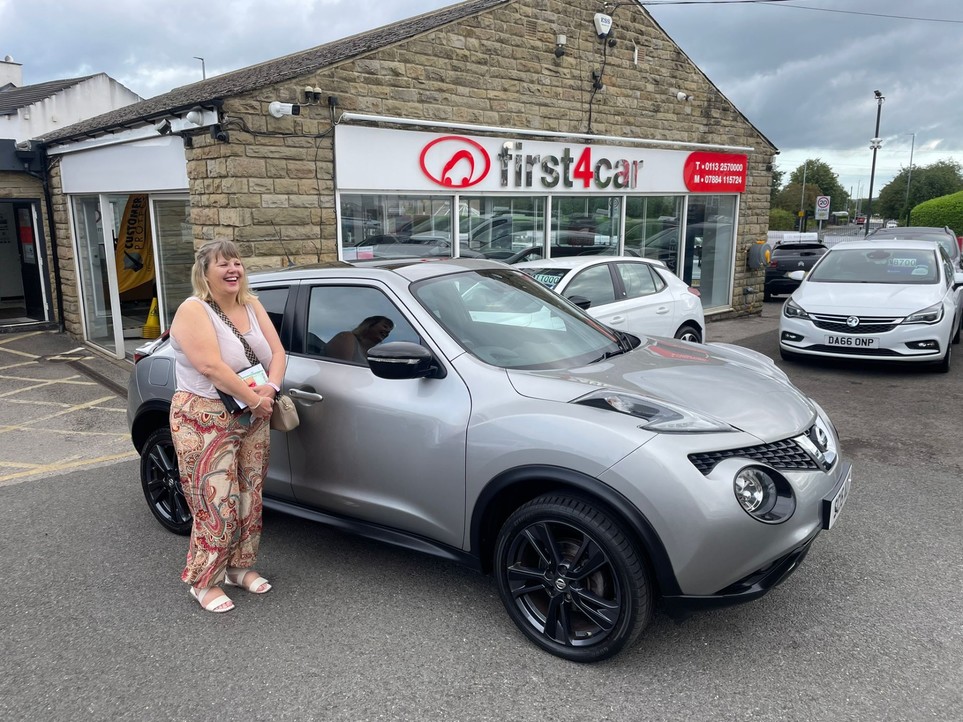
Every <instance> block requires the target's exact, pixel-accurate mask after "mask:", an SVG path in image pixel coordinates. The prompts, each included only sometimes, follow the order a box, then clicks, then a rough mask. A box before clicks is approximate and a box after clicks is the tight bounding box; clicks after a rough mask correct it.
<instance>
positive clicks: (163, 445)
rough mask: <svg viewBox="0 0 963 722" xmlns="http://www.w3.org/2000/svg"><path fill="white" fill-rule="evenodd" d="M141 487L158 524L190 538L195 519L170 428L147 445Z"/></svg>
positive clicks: (155, 433)
mask: <svg viewBox="0 0 963 722" xmlns="http://www.w3.org/2000/svg"><path fill="white" fill-rule="evenodd" d="M140 483H141V486H142V487H143V489H144V498H145V499H146V500H147V506H148V507H150V510H151V513H152V514H153V515H154V517H155V518H156V519H157V521H159V522H160V523H161V525H162V526H163V527H164V528H165V529H167V530H169V531H172V532H174V533H175V534H189V533H190V531H191V526H192V524H193V517H192V516H191V511H190V509H189V508H188V507H187V501H186V500H185V499H184V491H183V489H181V475H180V471H179V470H178V468H177V453H176V452H175V451H174V440H173V439H172V438H171V430H170V429H169V428H168V427H166V426H162V427H161V428H159V429H155V430H154V431H152V432H151V434H150V436H148V437H147V441H146V442H145V443H144V449H143V451H142V452H141V455H140Z"/></svg>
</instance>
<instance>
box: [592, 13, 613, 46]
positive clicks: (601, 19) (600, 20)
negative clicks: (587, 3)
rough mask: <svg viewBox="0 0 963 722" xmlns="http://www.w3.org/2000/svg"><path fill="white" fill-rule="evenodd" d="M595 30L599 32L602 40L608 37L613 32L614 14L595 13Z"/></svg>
mask: <svg viewBox="0 0 963 722" xmlns="http://www.w3.org/2000/svg"><path fill="white" fill-rule="evenodd" d="M595 32H596V33H598V36H599V39H600V40H602V39H604V38H606V37H608V35H609V33H610V32H612V16H611V15H606V14H605V13H595Z"/></svg>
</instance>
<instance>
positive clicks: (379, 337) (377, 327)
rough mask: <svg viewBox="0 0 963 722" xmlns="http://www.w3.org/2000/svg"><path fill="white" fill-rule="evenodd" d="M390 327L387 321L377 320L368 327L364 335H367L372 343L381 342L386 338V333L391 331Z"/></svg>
mask: <svg viewBox="0 0 963 722" xmlns="http://www.w3.org/2000/svg"><path fill="white" fill-rule="evenodd" d="M391 328H392V326H391V324H390V323H388V322H387V321H378V322H377V323H375V324H373V325H372V326H370V327H368V330H367V332H366V333H365V336H367V338H368V339H369V340H370V341H371V343H372V344H376V343H381V342H382V341H384V340H385V339H386V338H388V334H389V333H391Z"/></svg>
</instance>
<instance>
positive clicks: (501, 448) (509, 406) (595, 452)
mask: <svg viewBox="0 0 963 722" xmlns="http://www.w3.org/2000/svg"><path fill="white" fill-rule="evenodd" d="M250 280H251V285H252V287H253V288H254V290H255V291H256V292H257V294H258V296H259V298H260V300H261V303H262V304H263V305H264V307H265V308H266V309H267V312H268V314H269V316H270V317H271V318H272V320H273V321H274V323H275V324H276V325H277V328H278V329H279V333H280V337H281V339H282V342H283V343H284V346H285V348H286V349H287V350H288V352H289V355H288V363H287V370H286V373H285V377H284V382H283V390H284V392H285V393H287V394H288V395H290V396H291V398H293V399H294V400H295V403H296V404H297V405H298V413H299V415H300V419H301V423H300V426H298V428H297V429H295V430H293V431H291V432H289V433H287V434H286V435H282V434H280V433H279V432H272V435H273V440H272V445H271V460H270V467H269V469H268V474H267V478H266V479H265V483H264V504H265V506H266V507H268V508H271V509H276V510H280V511H284V512H289V513H292V514H296V515H299V516H301V517H304V518H308V519H314V520H317V521H320V522H323V523H327V524H331V525H334V526H336V527H337V528H339V529H342V530H346V531H351V532H355V533H358V534H361V535H364V536H367V537H372V538H375V539H379V540H382V541H386V542H389V543H393V544H398V545H401V546H404V547H407V548H409V549H413V550H419V551H423V552H427V553H430V554H435V555H438V556H441V557H444V558H446V559H449V560H457V561H461V562H465V563H467V564H470V565H472V566H474V567H476V568H478V569H480V570H483V571H486V572H491V573H493V574H494V576H495V579H496V583H497V587H498V590H499V594H500V596H501V599H502V602H503V603H504V606H505V609H506V610H507V613H508V615H509V617H510V618H511V619H512V620H513V622H514V623H515V624H516V625H517V626H518V628H519V629H520V630H521V632H522V633H523V634H524V635H525V636H526V637H528V639H530V640H531V641H532V642H534V643H535V644H536V645H538V646H539V647H541V648H542V649H544V650H547V651H549V652H551V653H553V654H556V655H558V656H560V657H564V658H566V659H569V660H574V661H581V662H590V661H596V660H601V659H605V658H607V657H611V656H612V655H614V654H617V653H618V652H619V651H620V650H622V649H623V648H625V647H626V646H627V645H629V644H630V643H632V642H633V641H634V640H635V639H637V638H638V636H639V635H640V634H641V632H642V630H643V629H644V628H645V627H646V624H647V623H648V622H649V620H650V618H651V616H652V613H653V608H654V605H655V603H656V601H657V600H660V601H661V603H662V604H663V605H664V608H665V609H666V610H667V611H668V612H669V613H671V614H673V615H676V616H679V617H682V616H685V615H687V614H689V613H691V612H693V611H694V610H696V609H698V608H702V607H710V608H711V607H718V606H721V605H725V604H732V603H738V602H745V601H749V600H752V599H755V598H757V597H759V596H762V595H763V594H765V593H766V592H767V591H768V590H769V589H771V588H772V587H774V586H775V585H776V584H779V583H780V582H781V581H783V580H784V579H785V578H786V577H787V576H788V575H789V574H790V573H791V572H792V571H793V570H795V569H796V568H797V567H798V565H799V563H800V562H801V561H802V560H803V558H804V557H805V556H806V554H807V552H808V550H809V549H810V547H811V545H812V544H813V542H814V540H815V539H816V538H817V536H818V535H819V533H820V532H821V531H822V530H825V529H829V528H830V527H831V526H833V524H834V522H835V521H836V519H837V518H838V515H839V512H840V509H841V508H842V506H843V504H844V502H845V501H846V498H847V496H848V493H849V489H850V486H851V479H852V474H851V465H850V463H849V462H847V461H846V460H844V459H843V458H842V457H841V456H840V452H839V442H838V437H837V434H836V431H835V428H834V426H833V424H832V423H831V422H830V420H829V418H827V416H826V414H825V413H824V412H823V410H822V409H821V408H820V407H819V405H818V404H817V403H816V402H815V401H813V400H812V399H809V398H807V397H806V396H805V395H804V394H803V393H802V392H801V391H799V390H798V389H796V388H795V387H794V386H793V385H792V384H791V383H790V381H789V379H788V378H787V377H786V375H785V374H784V373H783V372H782V371H780V370H779V369H778V368H777V367H776V366H775V365H774V364H773V363H772V361H771V360H770V359H768V358H766V357H765V356H762V355H761V354H758V353H756V352H754V351H751V350H749V349H744V348H740V347H738V346H730V345H726V344H705V345H695V344H691V343H683V342H680V341H677V340H674V339H665V338H644V339H640V338H638V337H635V336H632V335H630V334H626V333H622V332H619V331H615V330H613V329H610V328H608V327H606V326H604V325H602V324H600V323H598V322H597V321H596V320H595V319H593V318H592V317H591V316H589V315H587V314H586V313H585V312H583V311H582V310H581V309H579V308H578V307H577V306H575V305H574V304H572V303H570V302H568V301H566V300H565V299H563V298H562V297H561V296H559V295H558V294H556V293H554V292H552V291H550V290H549V289H547V288H545V287H544V286H542V285H541V284H539V283H538V282H537V281H535V280H534V279H533V278H531V277H530V276H528V275H526V274H524V273H522V272H521V271H519V270H517V269H514V268H511V267H508V266H505V265H504V264H499V263H496V262H493V261H485V260H471V259H452V260H438V261H434V262H432V263H424V262H420V261H414V260H411V261H407V262H406V261H392V262H382V263H373V264H369V265H364V266H352V265H348V264H341V263H333V264H327V265H318V266H312V267H307V268H303V269H296V268H291V269H284V270H280V271H273V272H268V273H260V274H254V275H252V276H251V279H250ZM492 299H497V302H498V304H499V305H498V306H497V307H496V308H492V302H493V301H492ZM372 315H384V316H387V317H389V318H390V319H391V320H392V321H393V322H394V328H393V331H392V333H391V335H390V336H389V337H388V338H387V339H386V341H385V342H384V343H382V344H379V345H377V346H375V347H373V348H372V349H371V350H370V351H369V353H368V355H367V359H366V361H367V363H362V362H349V361H342V360H338V359H334V358H331V357H329V356H327V355H326V346H325V342H326V341H327V340H329V339H330V338H331V336H333V335H334V334H335V333H336V332H338V331H341V330H343V329H345V328H348V329H350V328H353V327H354V326H355V325H356V324H357V323H358V322H359V321H360V320H361V319H363V318H365V317H367V316H372ZM138 358H139V360H138V361H137V363H136V364H135V365H134V369H133V373H132V374H131V380H130V386H129V392H128V411H127V416H128V421H129V426H130V432H131V439H132V441H133V444H134V447H135V448H136V449H137V451H138V452H139V453H140V454H141V465H140V471H141V484H142V487H143V490H144V494H145V498H146V501H147V505H148V507H149V509H150V511H151V512H152V514H153V515H154V516H155V517H156V519H157V520H158V521H159V522H160V523H161V524H162V525H163V526H165V527H166V528H167V529H170V530H171V531H174V532H180V533H187V532H188V531H189V529H190V526H191V516H190V512H189V511H188V508H187V506H186V504H185V501H184V498H183V495H182V492H181V486H180V477H179V472H178V468H177V459H176V456H175V454H174V450H173V446H172V443H171V434H170V429H169V426H168V418H169V410H170V400H171V396H172V395H173V392H174V389H175V380H174V365H173V355H172V352H171V348H170V344H169V343H168V342H167V340H165V339H161V340H159V341H157V342H152V343H151V344H150V345H148V346H146V347H144V348H142V349H140V350H139V351H138ZM225 413H226V411H225ZM306 563H308V564H310V563H311V562H310V560H307V561H306ZM803 593H804V592H803ZM332 594H334V592H332ZM332 601H333V602H334V601H336V600H334V599H333V598H332ZM355 602H356V603H361V604H368V605H377V604H379V603H383V600H382V598H381V596H380V595H378V594H372V595H369V596H365V597H361V598H359V599H357V600H355ZM760 623H763V621H762V620H760Z"/></svg>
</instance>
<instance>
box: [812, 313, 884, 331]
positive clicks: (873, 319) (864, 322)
mask: <svg viewBox="0 0 963 722" xmlns="http://www.w3.org/2000/svg"><path fill="white" fill-rule="evenodd" d="M809 317H810V318H811V319H812V322H813V325H814V326H816V328H821V329H822V330H824V331H832V332H833V333H849V334H873V333H886V332H887V331H892V330H893V329H894V328H896V327H897V326H899V322H900V321H902V320H903V319H902V318H899V317H893V316H857V318H858V319H859V325H858V326H848V325H847V324H846V319H847V318H850V317H849V316H836V315H829V314H810V315H809Z"/></svg>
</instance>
